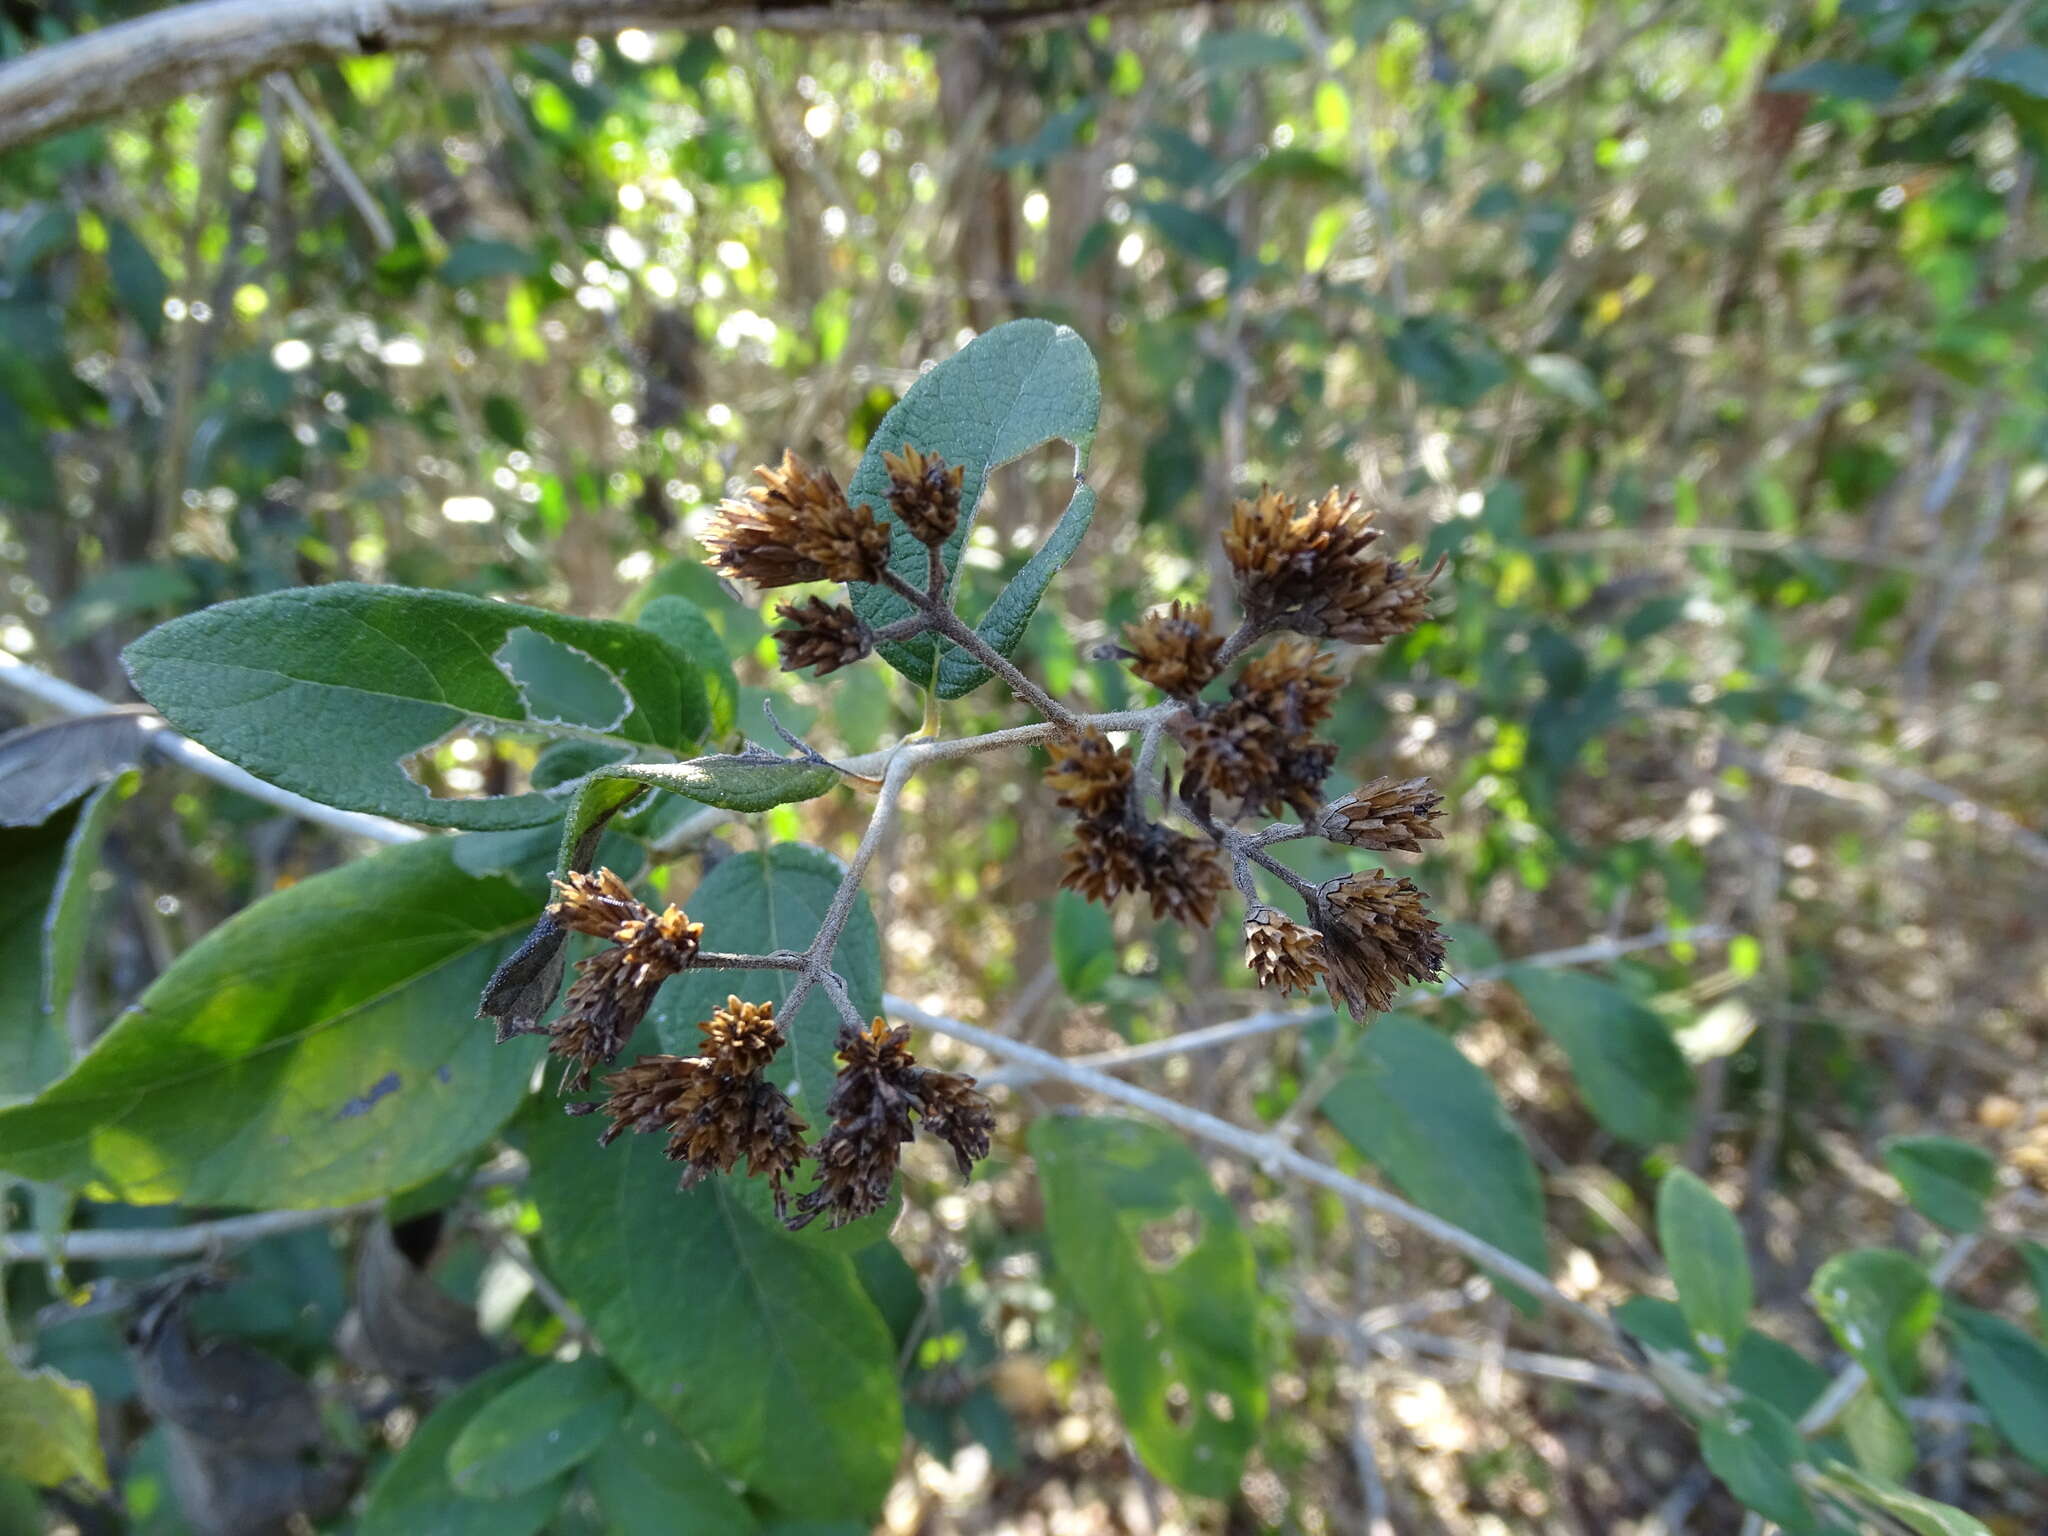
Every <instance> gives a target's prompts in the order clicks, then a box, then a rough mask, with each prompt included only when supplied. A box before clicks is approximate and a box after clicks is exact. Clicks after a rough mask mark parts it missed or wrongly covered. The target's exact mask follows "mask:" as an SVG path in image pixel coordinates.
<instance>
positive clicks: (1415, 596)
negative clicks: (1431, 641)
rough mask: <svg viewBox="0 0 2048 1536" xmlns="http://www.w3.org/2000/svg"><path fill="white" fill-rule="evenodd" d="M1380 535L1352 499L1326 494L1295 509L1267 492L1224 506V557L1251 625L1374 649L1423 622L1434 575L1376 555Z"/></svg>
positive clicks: (1352, 496)
mask: <svg viewBox="0 0 2048 1536" xmlns="http://www.w3.org/2000/svg"><path fill="white" fill-rule="evenodd" d="M1379 535H1380V531H1379V529H1377V528H1375V527H1373V525H1372V513H1371V511H1370V510H1368V509H1366V508H1364V507H1362V506H1361V505H1360V503H1359V499H1358V496H1357V493H1356V492H1349V491H1340V490H1338V489H1336V488H1335V487H1332V488H1331V489H1330V490H1329V491H1328V492H1326V493H1325V494H1324V495H1323V496H1321V497H1320V498H1318V499H1317V500H1316V501H1314V502H1312V503H1310V504H1309V506H1307V507H1306V508H1303V507H1302V506H1301V504H1300V503H1299V502H1297V501H1296V500H1295V499H1294V498H1293V497H1291V496H1287V495H1284V494H1282V493H1280V492H1277V491H1273V490H1270V489H1268V490H1262V491H1261V492H1260V493H1259V495H1258V496H1257V497H1256V498H1255V499H1254V500H1251V501H1240V502H1238V503H1237V504H1236V505H1235V507H1233V508H1232V510H1231V518H1230V527H1229V528H1228V529H1227V530H1225V532H1224V535H1223V549H1224V553H1225V554H1226V555H1227V556H1228V557H1229V559H1230V565H1231V569H1232V571H1233V572H1234V573H1235V576H1236V581H1237V591H1238V597H1239V600H1240V601H1241V602H1242V603H1243V604H1244V609H1245V615H1246V617H1247V618H1249V619H1250V620H1251V621H1252V622H1254V623H1255V624H1258V625H1260V626H1262V627H1269V628H1284V629H1292V630H1295V631H1296V632H1298V633H1300V634H1304V635H1325V636H1328V637H1329V638H1330V639H1332V640H1349V641H1353V642H1355V643H1357V644H1360V645H1376V644H1379V643H1380V642H1382V641H1386V640H1391V639H1393V638H1394V637H1395V636H1396V635H1402V634H1406V633H1407V632H1408V631H1409V630H1411V629H1413V628H1414V627H1415V626H1416V625H1417V624H1419V623H1421V622H1422V620H1423V618H1425V617H1426V616H1427V596H1428V591H1429V584H1430V583H1431V582H1432V581H1434V580H1435V579H1436V574H1437V570H1441V569H1442V562H1438V565H1437V567H1436V569H1434V570H1431V571H1430V572H1429V573H1428V574H1427V575H1423V574H1421V573H1420V572H1419V570H1418V569H1417V567H1415V566H1414V565H1412V564H1407V563H1404V562H1401V561H1398V560H1389V559H1388V558H1387V557H1386V556H1384V555H1380V554H1376V553H1374V552H1373V551H1372V548H1371V546H1372V544H1373V543H1374V541H1376V540H1377V539H1378V538H1379Z"/></svg>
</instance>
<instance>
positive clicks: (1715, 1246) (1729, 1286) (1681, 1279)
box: [1657, 1168, 1755, 1375]
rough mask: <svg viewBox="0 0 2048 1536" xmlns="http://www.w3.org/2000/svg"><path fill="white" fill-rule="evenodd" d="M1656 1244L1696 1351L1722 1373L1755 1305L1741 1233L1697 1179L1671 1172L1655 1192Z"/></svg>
mask: <svg viewBox="0 0 2048 1536" xmlns="http://www.w3.org/2000/svg"><path fill="white" fill-rule="evenodd" d="M1657 1243H1658V1246H1659V1247H1661V1248H1662V1249H1663V1250H1664V1262H1665V1263H1666V1264H1667V1265H1669V1266H1670V1268H1671V1279H1672V1281H1673V1283H1674V1284H1676V1285H1677V1287H1678V1306H1679V1310H1680V1311H1682V1312H1683V1313H1684V1314H1685V1321H1686V1324H1687V1326H1688V1327H1690V1328H1691V1329H1692V1336H1693V1338H1694V1340H1695V1341H1696V1342H1697V1343H1698V1344H1699V1347H1700V1352H1701V1353H1702V1354H1704V1355H1705V1356H1706V1357H1707V1358H1708V1359H1709V1360H1711V1361H1712V1362H1713V1364H1714V1370H1715V1374H1716V1375H1719V1374H1721V1373H1722V1372H1724V1371H1726V1370H1727V1368H1728V1365H1729V1362H1730V1360H1731V1359H1732V1358H1733V1355H1734V1350H1735V1346H1736V1343H1737V1341H1738V1340H1739V1339H1741V1337H1742V1333H1743V1329H1744V1328H1745V1327H1746V1326H1747V1325H1748V1322H1749V1309H1750V1307H1751V1305H1752V1304H1753V1302H1754V1300H1755V1296H1754V1292H1753V1290H1752V1288H1751V1283H1750V1278H1749V1255H1748V1253H1747V1252H1746V1251H1745V1250H1744V1248H1743V1246H1742V1229H1741V1228H1740V1227H1739V1226H1737V1225H1736V1222H1735V1215H1734V1213H1733V1212H1732V1211H1730V1210H1729V1209H1728V1207H1727V1206H1725V1205H1723V1204H1722V1203H1721V1202H1720V1200H1719V1199H1717V1198H1716V1197H1715V1195H1714V1192H1713V1191H1712V1190H1711V1189H1709V1188H1707V1186H1706V1184H1705V1182H1704V1181H1703V1180H1701V1179H1700V1178H1699V1177H1698V1176H1697V1175H1695V1174H1693V1173H1691V1172H1689V1171H1688V1170H1686V1169H1684V1168H1674V1169H1672V1170H1671V1171H1670V1172H1669V1173H1667V1174H1665V1175H1664V1182H1663V1183H1662V1184H1661V1185H1660V1186H1659V1187H1658V1190H1657Z"/></svg>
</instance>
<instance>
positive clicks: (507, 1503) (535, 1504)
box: [357, 1360, 562, 1536]
mask: <svg viewBox="0 0 2048 1536" xmlns="http://www.w3.org/2000/svg"><path fill="white" fill-rule="evenodd" d="M535 1369H536V1367H535V1365H534V1363H533V1362H531V1361H525V1360H513V1361H508V1362H507V1363H506V1364H504V1365H501V1366H499V1367H497V1368H496V1369H495V1370H492V1371H489V1372H486V1373H485V1374H484V1375H482V1376H479V1377H478V1378H477V1379H476V1380H475V1381H473V1382H471V1383H470V1384H469V1385H468V1386H466V1387H464V1388H463V1389H462V1390H461V1391H460V1392H458V1393H456V1394H455V1395H454V1396H453V1397H451V1398H449V1399H448V1400H447V1401H446V1402H444V1403H442V1404H441V1405H440V1406H438V1407H437V1408H435V1409H434V1411H433V1412H432V1413H430V1414H428V1415H427V1416H426V1417H425V1418H424V1419H422V1420H421V1421H420V1425H419V1428H417V1429H415V1430H414V1431H413V1432H412V1438H411V1439H410V1440H408V1441H406V1443H405V1449H404V1450H402V1451H400V1452H399V1453H398V1455H397V1456H396V1457H394V1458H393V1459H392V1461H391V1462H390V1464H389V1465H387V1466H386V1467H385V1468H384V1470H383V1472H382V1473H381V1474H380V1475H379V1476H378V1478H377V1481H376V1482H375V1483H373V1484H372V1485H371V1487H370V1495H369V1499H368V1501H367V1502H366V1503H365V1505H364V1507H363V1516H362V1523H361V1524H360V1525H359V1526H358V1527H357V1531H358V1532H359V1536H420V1533H422V1532H426V1531H432V1532H433V1533H434V1536H533V1533H534V1532H535V1531H538V1530H540V1529H541V1527H542V1526H544V1525H546V1524H547V1523H548V1518H549V1516H551V1515H553V1514H554V1512H555V1508H556V1506H557V1505H559V1504H560V1503H561V1502H562V1484H561V1483H560V1482H554V1483H548V1484H544V1485H542V1486H541V1487H538V1488H533V1489H529V1490H528V1491H527V1492H526V1493H523V1494H520V1495H518V1496H517V1497H514V1498H508V1499H488V1500H486V1499H472V1498H468V1497H466V1496H465V1495H463V1494H460V1493H458V1492H456V1490H455V1485H454V1484H453V1483H451V1482H450V1481H449V1480H448V1452H449V1451H450V1450H451V1449H452V1448H453V1447H454V1445H455V1442H456V1440H457V1439H458V1438H459V1437H460V1436H461V1434H462V1432H463V1431H464V1430H465V1429H467V1428H468V1427H469V1425H470V1423H471V1421H472V1420H474V1419H475V1418H476V1416H477V1415H478V1414H479V1413H481V1412H482V1411H483V1410H484V1409H485V1408H487V1407H489V1406H490V1405H491V1404H492V1403H494V1402H495V1401H496V1400H497V1398H498V1397H499V1395H500V1394H501V1393H504V1392H508V1391H511V1390H513V1389H515V1388H516V1387H517V1386H519V1385H520V1384H521V1383H522V1382H524V1381H526V1380H528V1379H529V1378H530V1377H531V1376H532V1375H533V1373H534V1371H535Z"/></svg>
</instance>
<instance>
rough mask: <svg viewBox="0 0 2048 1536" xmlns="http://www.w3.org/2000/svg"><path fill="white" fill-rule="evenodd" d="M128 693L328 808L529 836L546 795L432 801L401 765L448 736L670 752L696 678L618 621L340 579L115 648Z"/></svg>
mask: <svg viewBox="0 0 2048 1536" xmlns="http://www.w3.org/2000/svg"><path fill="white" fill-rule="evenodd" d="M123 659H124V660H125V661H126V662H127V665H128V670H129V674H130V676H131V677H132V678H133V679H134V682H135V686H136V689H137V691H138V692H140V693H141V694H142V696H143V697H144V698H146V699H148V700H149V702H150V703H151V704H153V705H154V706H156V708H157V709H159V710H161V711H162V712H163V714H164V716H165V718H166V719H168V720H169V721H170V722H171V723H172V724H173V725H175V726H177V727H178V729H179V730H181V731H183V732H185V734H187V735H188V736H191V737H193V738H195V739H196V740H198V741H200V742H203V743H204V744H205V745H207V746H209V747H211V748H212V749H213V750H214V751H216V752H218V753H219V754H220V755H221V756H222V757H225V758H227V759H228V760H229V761H230V762H233V763H237V764H239V765H240V766H241V767H243V768H246V769H248V770H249V771H250V772H251V773H253V774H255V775H256V776H257V777H258V778H261V779H268V780H269V781H270V782H271V783H273V784H278V785H281V786H283V787H284V788H286V789H290V790H295V791H297V792H298V793H300V794H302V795H308V796H310V797H312V798H313V799H315V800H321V801H325V802H326V803H327V804H329V805H338V806H342V807H345V808H346V809H349V810H353V811H368V812H371V813H374V814H377V815H383V816H396V817H400V818H402V819H404V820H407V821H417V822H425V823H428V824H431V825H435V826H450V827H467V828H471V829H474V830H488V829H493V828H502V827H524V826H534V825H537V824H539V823H542V822H547V821H552V820H554V819H555V818H556V817H557V816H559V815H560V814H561V812H562V806H563V801H562V800H561V799H560V798H557V794H559V793H560V792H557V794H532V793H528V794H520V795H506V796H500V797H496V798H486V799H472V800H460V799H437V798H435V797H434V796H433V795H431V794H429V793H428V792H427V790H426V788H425V786H424V785H422V784H420V783H419V782H418V781H417V780H415V779H414V778H413V777H412V775H411V774H410V773H409V772H408V771H407V768H406V764H407V761H408V759H410V758H411V757H413V756H414V755H415V754H416V753H418V752H420V751H422V750H424V749H426V748H428V747H431V746H433V745H434V744H435V743H437V742H439V741H441V740H442V739H443V738H445V737H447V736H449V735H450V734H451V733H454V732H456V731H458V730H462V729H470V730H475V731H480V732H493V731H496V732H512V733H516V734H522V735H532V736H538V737H543V738H549V739H565V738H567V739H578V740H586V741H596V742H601V743H604V744H608V745H615V746H620V747H626V748H635V747H637V748H648V747H653V748H659V749H662V750H667V751H680V750H684V749H687V748H688V747H690V746H692V745H694V744H695V743H696V742H697V741H698V740H699V739H700V738H701V737H702V736H703V734H704V730H705V727H706V725H707V724H708V722H709V719H710V708H709V704H708V702H707V698H706V694H705V689H704V679H703V676H702V674H701V672H700V671H699V669H698V668H697V666H696V665H695V664H694V663H692V662H691V661H690V660H689V659H688V658H686V657H684V656H683V655H682V654H681V653H680V652H679V651H677V650H676V649H675V648H674V647H673V646H671V645H669V644H667V643H666V642H664V641H663V640H661V639H660V638H658V637H657V636H655V635H653V634H650V633H649V632H647V631H646V630H643V629H639V628H636V627H635V626H633V625H631V624H619V623H613V622H610V621H607V620H599V619H573V618H566V617H563V616H562V615H560V614H553V613H546V612H543V611H542V610H540V609H538V608H525V607H521V606H519V605H517V604H514V603H494V602H488V601H486V600H484V599H482V598H475V597H467V596H464V595H462V594H460V593H456V592H421V591H413V590H410V589H408V588H404V587H369V586H359V585H356V584H353V583H339V584H336V585H334V586H326V587H310V588H301V589H296V590H292V591H286V592H273V593H269V594H267V595H265V596H262V597H249V598H243V599H241V600H239V601H237V602H232V603H222V604H220V605H219V606H218V607H214V608H207V609H203V610H201V611H200V612H198V613H192V614H187V615H186V616H185V617H183V618H180V619H173V620H172V621H171V622H170V623H168V624H164V625H160V626H159V627H158V628H156V629H153V630H151V631H150V632H149V633H148V634H146V635H144V636H143V637H142V638H141V639H140V640H137V641H136V642H135V643H134V644H133V645H131V646H129V647H128V650H127V652H126V653H125V655H124V658H123Z"/></svg>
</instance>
